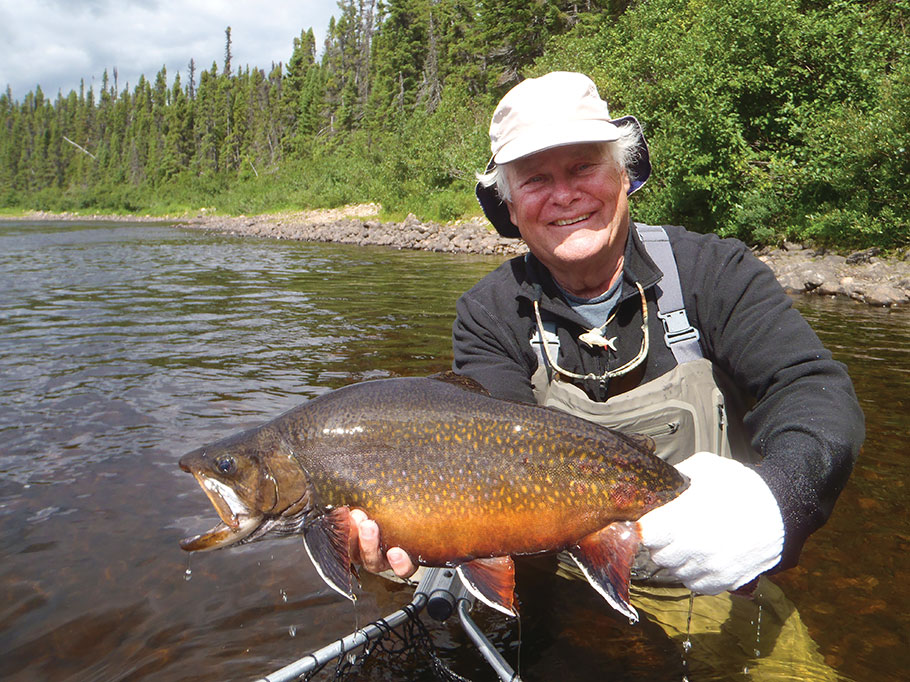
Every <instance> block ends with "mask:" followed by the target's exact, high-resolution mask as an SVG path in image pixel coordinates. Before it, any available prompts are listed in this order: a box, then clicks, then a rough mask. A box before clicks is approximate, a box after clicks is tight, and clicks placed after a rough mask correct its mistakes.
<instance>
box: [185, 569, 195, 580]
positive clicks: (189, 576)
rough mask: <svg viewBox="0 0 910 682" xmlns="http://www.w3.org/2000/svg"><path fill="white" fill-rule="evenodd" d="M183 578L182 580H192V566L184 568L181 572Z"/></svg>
mask: <svg viewBox="0 0 910 682" xmlns="http://www.w3.org/2000/svg"><path fill="white" fill-rule="evenodd" d="M183 579H184V580H192V579H193V569H192V568H188V569H186V570H185V571H184V572H183Z"/></svg>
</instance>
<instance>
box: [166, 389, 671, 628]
mask: <svg viewBox="0 0 910 682" xmlns="http://www.w3.org/2000/svg"><path fill="white" fill-rule="evenodd" d="M180 467H181V468H182V469H183V470H184V471H187V472H189V473H191V474H193V476H195V477H196V480H197V481H198V482H199V485H200V486H202V489H203V490H204V491H205V493H206V495H208V498H209V500H211V502H212V504H213V505H214V507H215V510H216V511H217V512H218V516H219V517H220V518H221V523H219V524H218V525H217V526H215V527H214V528H212V529H211V530H210V531H208V532H207V533H204V534H202V535H198V536H195V537H191V538H187V539H185V540H183V541H182V542H181V546H182V547H183V549H185V550H187V551H191V552H192V551H197V550H207V549H216V548H220V547H227V546H230V545H237V544H242V543H247V542H251V541H254V540H259V539H262V538H264V537H266V536H270V535H287V534H293V533H302V534H303V539H304V545H305V546H306V549H307V552H308V554H309V556H310V558H311V559H312V561H313V563H314V564H315V566H316V569H317V571H318V572H319V574H320V575H321V576H322V578H323V579H324V580H325V581H326V582H327V583H328V584H329V585H330V586H331V587H332V588H333V589H335V590H336V591H338V592H339V593H340V594H342V595H344V596H346V597H348V598H349V599H353V598H354V593H353V584H352V583H353V580H352V566H351V561H350V558H349V551H348V537H349V531H350V517H349V510H350V509H351V508H355V507H359V508H361V509H363V510H364V511H365V512H366V513H367V514H368V515H369V517H370V518H371V519H374V520H375V521H376V522H377V523H378V525H379V529H380V539H381V542H382V548H383V551H385V549H387V548H388V547H394V546H398V547H401V548H403V549H404V550H405V551H407V552H408V554H409V555H410V556H411V557H412V559H413V560H414V561H415V562H416V563H418V564H421V565H425V566H449V567H456V569H457V571H458V573H459V575H460V576H461V578H462V580H463V582H464V583H465V585H466V587H467V588H468V589H469V590H470V591H471V592H472V593H473V594H475V595H476V596H477V597H478V598H479V599H481V600H482V601H484V602H485V603H487V604H489V605H490V606H492V607H493V608H496V609H498V610H500V611H502V612H504V613H506V614H509V615H513V616H514V615H516V611H515V606H514V585H515V582H514V565H513V563H512V559H511V557H512V556H516V555H529V554H539V553H545V552H559V551H563V550H567V551H568V553H569V554H570V555H571V556H572V558H573V559H574V560H575V562H576V563H577V564H578V566H579V567H580V568H581V570H582V571H583V573H584V574H585V576H586V577H587V578H588V581H589V582H590V583H591V585H592V586H593V587H594V588H595V589H596V590H597V591H598V592H599V593H600V594H601V595H603V596H604V597H605V598H606V599H607V601H608V602H609V603H610V604H611V605H612V606H613V607H614V608H616V609H617V610H618V611H620V612H621V613H623V614H624V615H626V616H627V617H628V618H629V619H630V620H631V621H633V622H634V621H636V620H637V618H638V616H637V613H636V612H635V610H634V609H633V608H632V607H631V605H630V604H629V573H630V568H631V564H632V560H633V558H634V555H635V552H636V550H637V549H638V545H639V535H638V531H637V524H636V523H634V521H635V520H637V519H638V518H639V517H640V516H641V515H643V514H644V513H646V512H648V511H650V510H651V509H654V508H655V507H658V506H660V505H662V504H664V503H665V502H668V501H669V500H671V499H673V498H674V497H676V496H677V495H679V493H681V492H682V491H683V490H685V488H686V487H687V486H688V480H687V479H686V478H685V476H683V475H682V474H680V473H679V472H677V471H676V469H674V468H673V467H672V466H670V465H668V464H667V463H665V462H664V461H663V460H661V459H660V458H658V457H657V456H655V455H654V444H653V442H652V441H651V440H650V438H647V437H645V436H637V435H627V434H622V433H619V432H617V431H612V430H609V429H605V428H603V427H600V426H597V425H595V424H592V423H591V422H588V421H586V420H584V419H580V418H578V417H574V416H572V415H569V414H566V413H564V412H559V411H557V410H553V409H549V408H544V407H537V406H533V405H526V404H522V403H515V402H510V401H505V400H498V399H495V398H492V397H490V396H489V394H488V393H487V392H486V391H485V390H484V389H483V387H481V386H480V384H478V383H476V382H474V381H472V380H470V379H466V378H464V377H459V376H457V375H455V374H452V373H451V372H449V373H446V374H443V375H436V376H434V377H426V378H401V379H383V380H377V381H368V382H364V383H359V384H353V385H350V386H346V387H343V388H340V389H337V390H335V391H331V392H329V393H326V394H324V395H322V396H319V397H317V398H314V399H313V400H310V401H309V402H307V403H305V404H303V405H300V406H298V407H296V408H293V409H291V410H290V411H288V412H286V413H285V414H283V415H281V416H279V417H278V418H276V419H274V420H273V421H270V422H268V423H266V424H264V425H262V426H259V427H257V428H253V429H250V430H248V431H244V432H243V433H239V434H237V435H234V436H230V437H228V438H225V439H224V440H220V441H218V442H216V443H214V444H212V445H208V446H206V447H203V448H199V449H198V450H194V451H193V452H190V453H189V454H187V455H185V456H184V457H183V458H181V460H180Z"/></svg>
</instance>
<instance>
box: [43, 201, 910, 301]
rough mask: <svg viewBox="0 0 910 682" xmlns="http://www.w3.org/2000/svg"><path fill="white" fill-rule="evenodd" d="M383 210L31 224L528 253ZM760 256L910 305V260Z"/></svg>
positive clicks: (459, 227) (512, 243) (849, 291)
mask: <svg viewBox="0 0 910 682" xmlns="http://www.w3.org/2000/svg"><path fill="white" fill-rule="evenodd" d="M378 214H379V206H378V205H376V204H361V205H357V206H346V207H344V208H338V209H326V210H313V211H294V212H284V213H273V214H266V215H257V216H221V215H217V213H214V212H211V211H207V210H206V209H202V210H200V211H199V212H198V213H197V214H195V215H192V216H178V217H171V218H153V217H150V216H133V217H126V218H124V217H120V216H76V215H72V214H62V215H61V214H40V213H33V214H29V215H28V216H26V217H27V218H29V219H53V220H66V219H71V220H102V219H108V220H136V221H149V220H158V221H160V220H165V219H167V220H172V221H174V222H177V223H179V224H180V226H181V227H186V228H190V229H200V230H210V231H216V232H221V233H227V234H236V235H249V236H256V237H266V238H272V239H296V240H301V241H320V242H335V243H342V244H357V245H362V246H366V245H373V246H386V247H391V248H395V249H416V250H424V251H438V252H444V253H472V254H482V255H496V256H513V255H518V254H522V253H524V252H525V251H526V250H527V249H526V247H525V245H524V243H523V242H521V241H519V240H515V239H506V238H504V237H500V236H499V235H498V234H497V233H496V232H495V231H494V230H493V229H492V227H490V225H489V224H488V223H487V221H486V220H484V219H482V218H474V219H472V220H468V221H459V222H456V223H451V224H439V223H432V222H430V223H426V222H421V221H420V220H418V219H417V218H416V217H414V216H413V215H411V216H408V217H407V218H406V219H405V220H404V221H403V222H382V221H380V220H379V219H378V218H377V216H378ZM755 255H756V256H757V257H758V258H760V259H761V260H762V261H764V262H765V263H766V264H767V265H768V266H769V267H770V268H771V269H772V270H773V271H774V274H775V275H776V276H777V278H778V280H779V281H780V283H781V284H782V285H783V287H784V288H785V289H786V290H787V291H789V292H791V293H802V294H810V295H821V296H839V297H846V298H850V299H853V300H855V301H859V302H862V303H866V304H869V305H875V306H885V307H891V306H902V305H907V304H910V252H908V251H907V250H905V251H904V252H903V253H902V254H899V255H898V257H892V258H884V257H882V255H881V253H880V252H879V250H877V249H874V248H873V249H867V250H865V251H860V252H856V253H852V254H847V255H842V254H836V253H832V252H826V251H824V250H817V249H813V248H811V247H807V246H804V245H801V244H790V243H785V244H784V245H783V246H781V247H780V248H773V249H772V248H768V247H763V248H761V249H756V251H755Z"/></svg>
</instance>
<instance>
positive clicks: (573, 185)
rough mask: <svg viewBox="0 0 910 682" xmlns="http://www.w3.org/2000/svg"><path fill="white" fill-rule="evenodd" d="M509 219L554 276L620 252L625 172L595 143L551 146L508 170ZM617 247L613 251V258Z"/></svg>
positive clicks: (626, 182)
mask: <svg viewBox="0 0 910 682" xmlns="http://www.w3.org/2000/svg"><path fill="white" fill-rule="evenodd" d="M506 177H507V179H508V182H509V188H510V189H511V192H512V200H511V201H509V202H507V206H508V207H509V216H510V217H511V218H512V222H513V223H515V224H516V225H517V226H518V229H519V231H520V232H521V236H522V238H523V239H524V240H525V242H526V243H527V245H528V248H529V249H530V250H531V252H532V253H533V254H534V255H535V256H537V257H538V258H539V259H540V260H541V262H542V263H543V264H544V265H546V266H547V268H549V269H550V271H551V272H553V273H554V274H558V273H559V272H561V271H564V270H566V269H567V268H569V269H571V268H572V266H573V265H582V264H590V262H591V261H597V260H602V259H604V258H605V256H606V254H607V253H610V252H612V253H613V255H614V256H615V257H618V256H619V255H621V254H622V252H623V250H624V248H625V243H626V237H627V236H628V230H629V205H628V202H627V198H626V196H627V192H628V190H629V177H628V175H627V174H626V172H625V170H623V169H621V168H618V167H616V166H615V165H614V164H613V161H612V160H610V159H609V158H604V154H603V152H602V147H601V146H600V145H596V144H574V145H567V146H564V147H554V148H553V149H547V150H544V151H542V152H538V153H537V154H532V155H531V156H526V157H524V158H521V159H518V160H516V161H514V162H512V163H511V164H510V165H509V168H508V170H507V176H506ZM616 249H618V254H617V251H616Z"/></svg>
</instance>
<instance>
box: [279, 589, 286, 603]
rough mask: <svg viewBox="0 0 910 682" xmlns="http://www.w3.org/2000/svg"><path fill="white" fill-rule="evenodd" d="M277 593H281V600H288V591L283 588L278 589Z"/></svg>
mask: <svg viewBox="0 0 910 682" xmlns="http://www.w3.org/2000/svg"><path fill="white" fill-rule="evenodd" d="M278 593H279V594H280V595H281V601H283V602H286V601H287V600H288V593H287V592H285V591H284V590H278Z"/></svg>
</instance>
